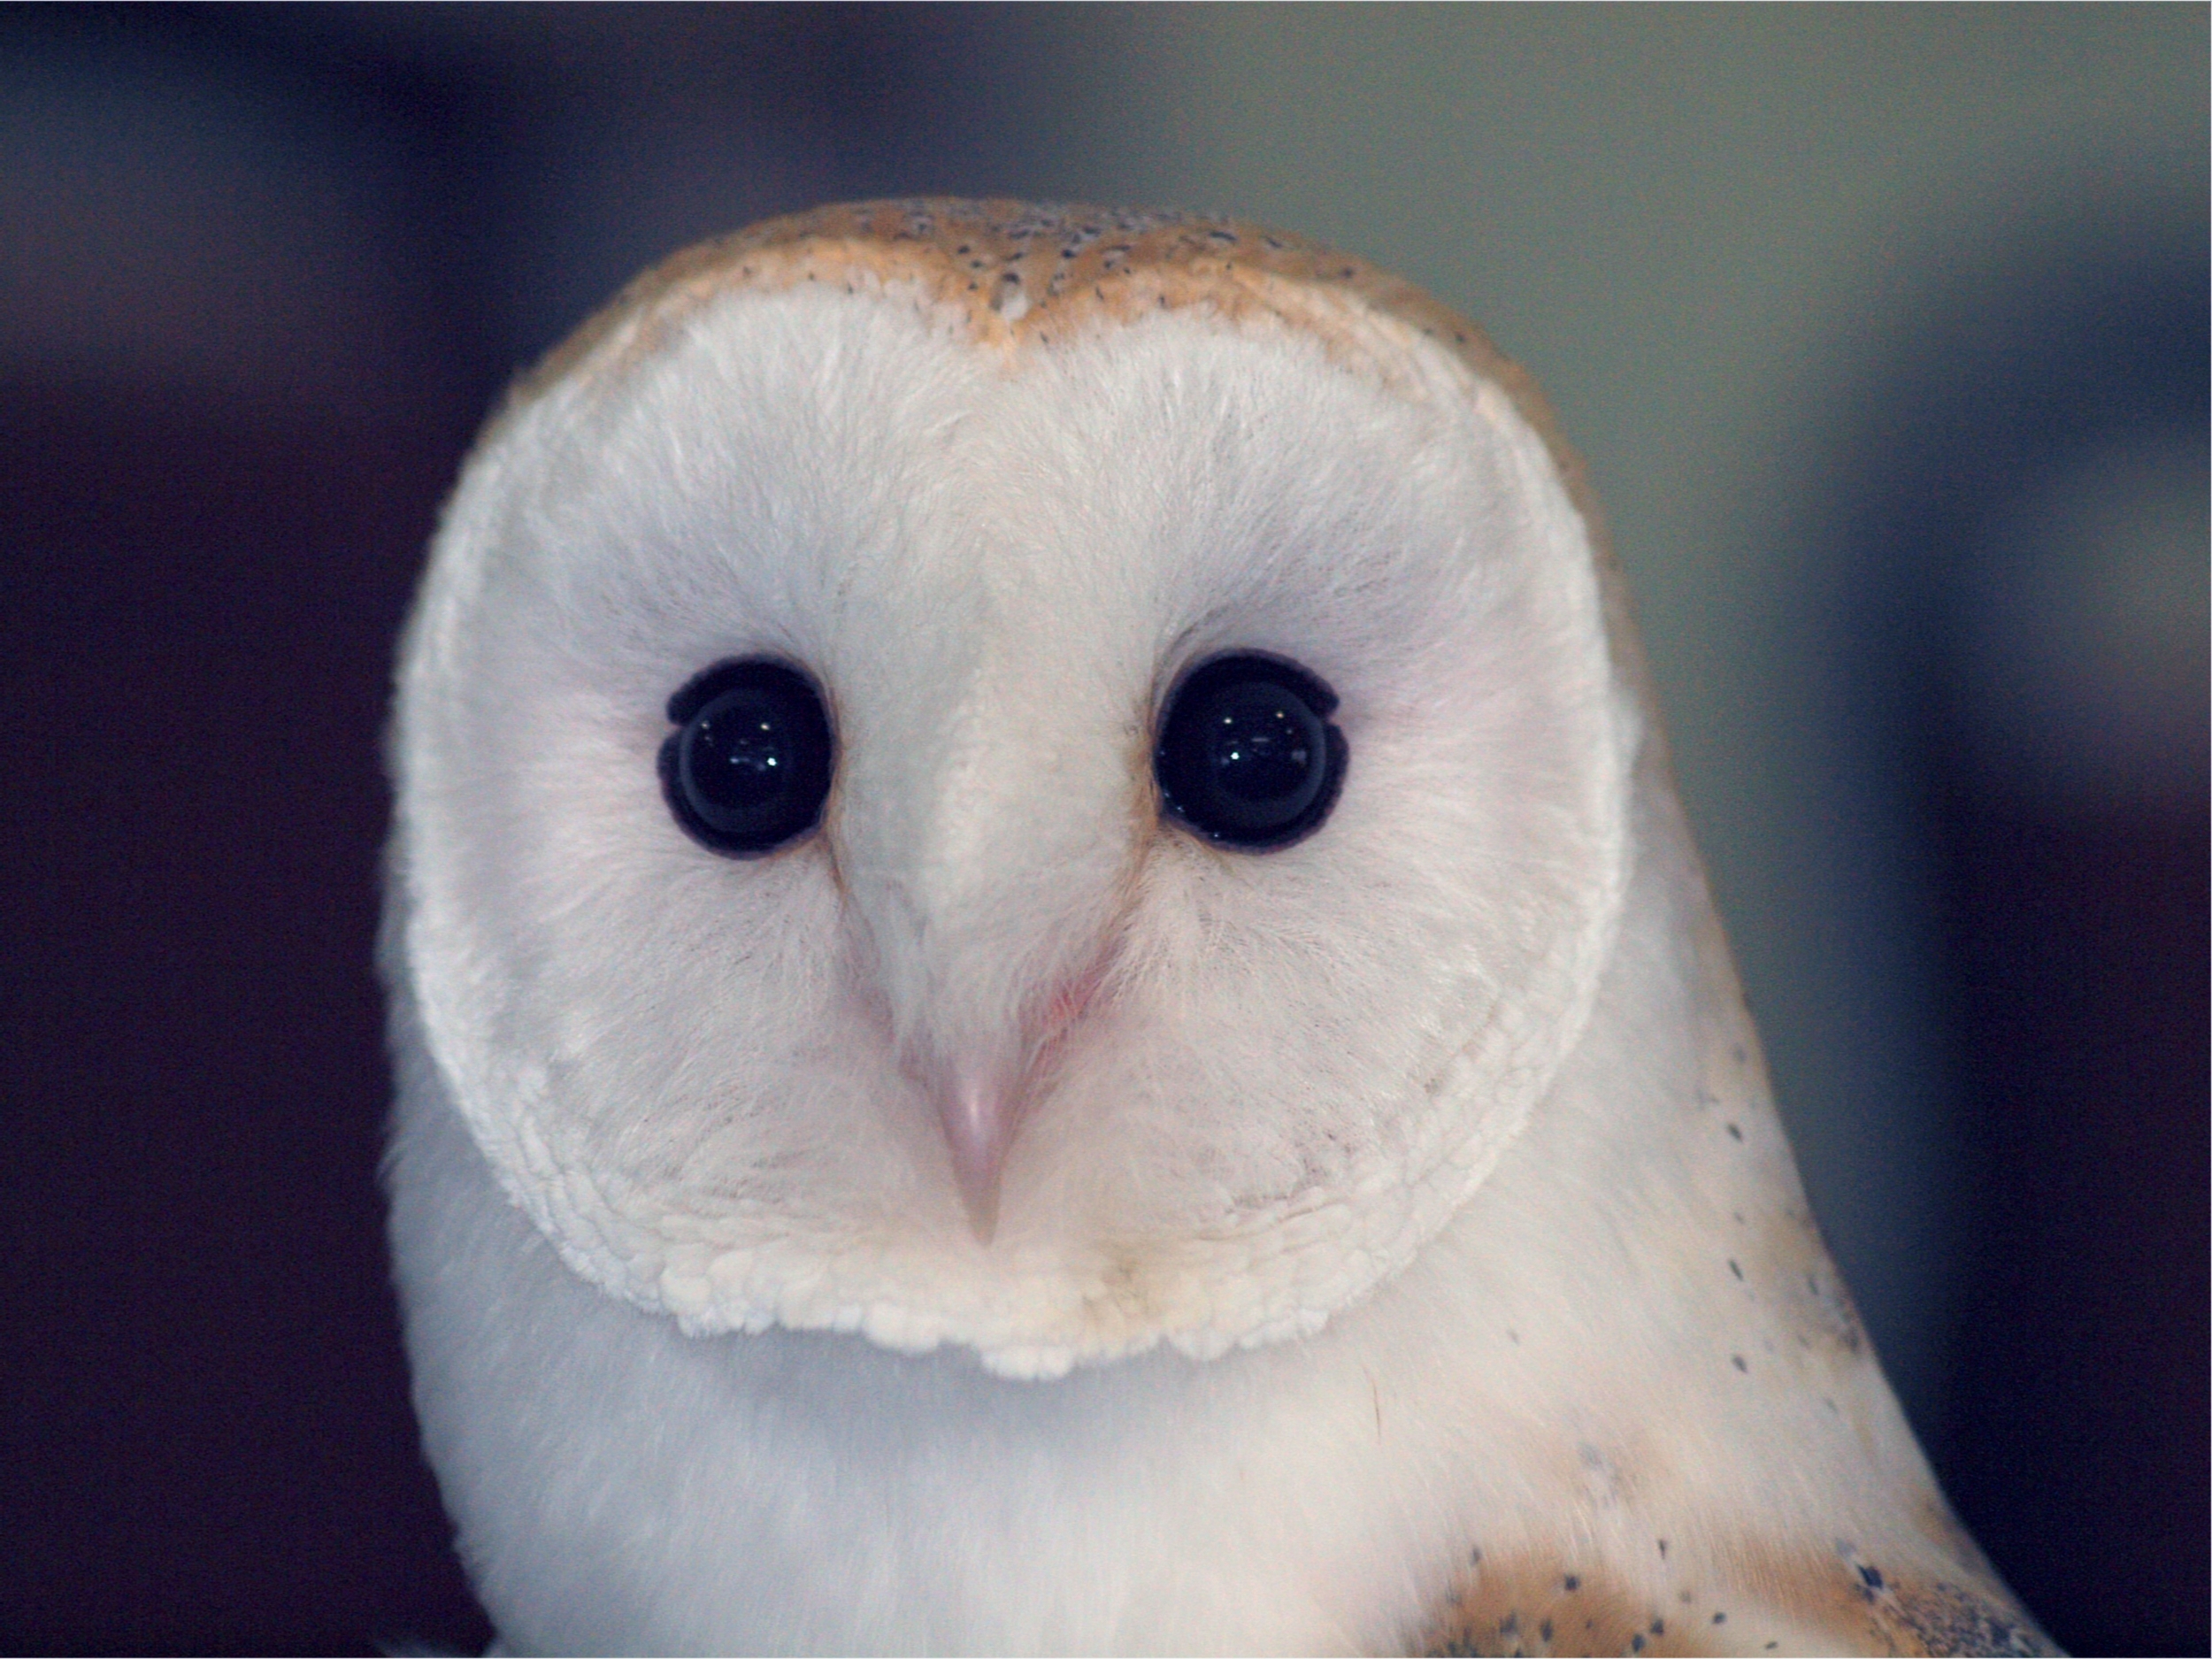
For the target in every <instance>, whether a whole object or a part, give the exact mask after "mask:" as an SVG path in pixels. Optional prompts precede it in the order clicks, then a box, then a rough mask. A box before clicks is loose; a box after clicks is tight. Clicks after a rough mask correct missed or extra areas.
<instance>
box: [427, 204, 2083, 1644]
mask: <svg viewBox="0 0 2212 1659" xmlns="http://www.w3.org/2000/svg"><path fill="white" fill-rule="evenodd" d="M392 757H393V765H394V771H395V773H396V787H397V810H396V832H395V836H394V845H393V853H392V861H391V875H390V885H389V902H388V914H387V926H386V937H385V942H384V947H383V950H384V962H385V970H386V974H387V978H388V982H389V985H390V987H391V993H392V1003H393V1027H394V1042H395V1050H396V1060H397V1069H398V1071H399V1076H400V1085H399V1098H398V1106H397V1114H396V1130H395V1136H394V1144H393V1148H392V1153H391V1157H390V1162H389V1167H388V1179H389V1187H390V1193H391V1199H392V1233H393V1240H394V1246H395V1252H396V1265H397V1275H398V1279H399V1284H400V1286H401V1291H402V1295H403V1303H404V1308H405V1318H406V1338H407V1343H408V1347H409V1350H410V1355H411V1363H412V1366H413V1373H414V1379H415V1398H416V1403H417V1407H418V1409H419V1415H420V1417H421V1421H422V1425H423V1430H424V1434H425V1438H426V1448H427V1450H428V1454H429V1456H430V1459H431V1462H432V1463H433V1465H434V1468H435V1470H436V1472H437V1475H438V1478H439V1480H440V1482H441V1485H442V1490H443V1494H444V1496H445V1499H446V1502H447V1504H448V1506H449V1509H450V1511H451V1513H452V1516H453V1517H454V1519H455V1522H456V1525H457V1537H458V1546H459V1549H460V1552H461V1555H462V1556H463V1558H464V1560H465V1563H466V1565H467V1567H468V1570H469V1571H470V1573H471V1575H472V1578H473V1581H474V1583H475V1586H476V1588H477V1590H478V1592H479V1593H480V1596H481V1598H482V1601H483V1602H484V1605H485V1607H486V1609H488V1611H489V1612H490V1614H491V1616H492V1617H493V1619H494V1621H495V1624H496V1625H497V1627H498V1629H499V1632H500V1633H501V1638H502V1640H503V1643H504V1644H505V1645H506V1646H507V1647H510V1648H511V1649H514V1650H518V1651H529V1650H538V1649H544V1650H555V1649H560V1650H597V1651H618V1650H655V1651H669V1652H674V1651H684V1650H699V1651H748V1650H756V1649H758V1650H826V1651H862V1650H892V1651H913V1652H918V1651H924V1650H929V1651H938V1650H946V1651H950V1650H981V1651H1036V1652H1045V1651H1080V1652H1105V1651H1121V1650H1128V1651H1185V1652H1200V1651H1208V1652H1211V1651H1239V1652H1254V1651H1262V1650H1267V1651H1276V1650H1281V1651H1331V1652H1355V1651H1358V1652H1392V1651H1404V1650H1407V1649H1430V1650H1440V1651H1449V1652H1469V1653H1472V1652H1492V1651H1498V1652H1511V1651H1528V1652H1545V1651H1549V1652H1556V1653H1624V1652H1641V1653H1651V1654H1658V1653H1665V1652H1681V1653H1706V1652H1710V1653H1748V1654H1759V1653H1766V1652H1775V1651H1781V1652H1789V1653H1802V1652H1813V1651H1830V1650H1845V1649H1847V1650H1852V1651H1866V1652H1923V1651H1942V1652H1962V1651H2001V1652H2031V1651H2039V1650H2042V1649H2043V1647H2044V1639H2043V1638H2042V1637H2041V1636H2040V1634H2039V1632H2038V1631H2037V1630H2036V1627H2035V1626H2034V1624H2032V1622H2031V1621H2030V1620H2029V1618H2028V1617H2026V1615H2025V1614H2024V1613H2023V1612H2022V1610H2021V1609H2019V1608H2018V1607H2017V1606H2016V1604H2015V1603H2014V1602H2013V1601H2012V1600H2011V1598H2010V1597H2009V1595H2008V1593H2007V1592H2006V1590H2005V1588H2004V1586H2002V1585H2001V1583H2000V1582H1999V1581H1998V1579H1997V1578H1996V1577H1995V1576H1994V1575H1993V1571H1992V1570H1991V1569H1990V1567H1989V1565H1988V1564H1987V1563H1986V1562H1985V1560H1984V1559H1983V1558H1982V1557H1981V1556H1980V1555H1978V1553H1977V1551H1976V1550H1975V1548H1974V1546H1973V1544H1972V1542H1971V1541H1970V1539H1968V1538H1967V1536H1966V1535H1965V1534H1964V1533H1963V1532H1962V1531H1961V1530H1960V1528H1959V1527H1958V1525H1957V1524H1956V1523H1955V1521H1954V1520H1953V1519H1952V1517H1951V1516H1950V1513H1949V1511H1948V1509H1947V1507H1946V1505H1945V1503H1944V1501H1943V1499H1942V1497H1941V1495H1940V1494H1939V1492H1938V1490H1937V1489H1936V1486H1934V1484H1933V1482H1932V1479H1931V1477H1930V1474H1929V1471H1928V1469H1927V1467H1926V1465H1925V1463H1924V1461H1923V1458H1922V1456H1921V1454H1920V1452H1919V1450H1918V1448H1917V1447H1916V1445H1915V1443H1914V1440H1913V1439H1912V1435H1911V1433H1910V1431H1909V1429H1908V1427H1907V1426H1906V1425H1905V1422H1904V1420H1903V1418H1902V1417H1901V1414H1900V1412H1899V1409H1898V1408H1897V1405H1896V1403H1895V1402H1894V1400H1893V1397H1892V1396H1891V1394H1890V1392H1889V1390H1888V1387H1887V1386H1886V1383H1885V1381H1884V1379H1883V1377H1882V1374H1881V1371H1880V1369H1879V1367H1878V1363H1876V1360H1875V1358H1874V1356H1873V1355H1872V1354H1871V1353H1870V1351H1869V1348H1868V1346H1867V1343H1866V1340H1865V1339H1864V1337H1863V1335H1862V1333H1861V1330H1860V1326H1859V1325H1858V1322H1857V1320H1856V1318H1855V1316H1854V1314H1853V1311H1852V1308H1851V1303H1850V1302H1849V1300H1848V1297H1847V1294H1846V1292H1845V1289H1844V1287H1843V1286H1842V1284H1841V1283H1840V1282H1839V1279H1838V1278H1837V1275H1836V1271H1835V1268H1834V1266H1833V1265H1832V1263H1831V1262H1830V1260H1829V1258H1828V1256H1827V1254H1826V1252H1825V1250H1824V1247H1823V1246H1822V1244H1821V1242H1820V1240H1819V1237H1818V1234H1817V1233H1816V1228H1815V1225H1814V1223H1813V1221H1812V1219H1811V1217H1809V1214H1808V1212H1807V1210H1806V1207H1805V1202H1804V1198H1803V1196H1802V1194H1801V1189H1800V1187H1799V1185H1798V1181H1797V1178H1796V1175H1795V1171H1794V1168H1793V1164H1792V1161H1791V1157H1790V1153H1789V1150H1788V1148H1787V1146H1786V1142H1785V1141H1784V1139H1783V1135H1782V1133H1781V1130H1780V1128H1779V1127H1778V1123H1777V1120H1776V1118H1775V1114H1774V1111H1773V1110H1772V1107H1771V1105H1770V1098H1769V1093H1768V1087H1767V1083H1766V1079H1765V1077H1764V1074H1763V1063H1762V1061H1761V1058H1760V1055H1759V1051H1758V1046H1757V1041H1756V1039H1755V1035H1754V1033H1753V1030H1752V1025H1751V1022H1750V1019H1749V1018H1748V1016H1747V1013H1746V1011H1745V1008H1744V1005H1743V1002H1742V1000H1741V998H1740V995H1739V991H1738V987H1737V982H1736V979H1735V975H1734V971H1733V969H1732V965H1731V961H1730V956H1729V952H1728V948H1727V945H1726V943H1725V941H1724V938H1723V936H1722V933H1721V930H1720V927H1719V926H1718V924H1717V920H1716V918H1715V914H1714V910H1713V904H1712V902H1711V899H1710V898H1709V895H1708V893H1707V889H1706V886H1705V883H1704V879H1703V877H1702V875H1701V869H1700V866H1699V863H1698V859H1697V856H1696V854H1695V852H1694V849H1693V847H1692V844H1691V841H1690V837H1689V834H1688V832H1687V830H1686V826H1685V823H1684V819H1683V815H1682V810H1681V808H1680V806H1679V804H1678V801H1677V797H1676V794H1675V790H1674V787H1673V785H1672V783H1671V777H1670V772H1669V762H1668V758H1667V752H1666V747H1665V743H1664V741H1663V736H1662V733H1661V729H1660V726H1659V723H1658V718H1657V716H1656V714H1655V709H1654V704H1653V700H1652V694H1651V689H1650V685H1649V681H1648V679H1647V674H1646V672H1645V668H1644V664H1643V660H1642V658H1641V657H1640V650H1639V647H1638V644H1637V641H1636V638H1635V635H1634V632H1633V629H1632V624H1631V621H1630V617H1629V612H1628V609H1627V603H1626V600H1625V598H1624V594H1623V589H1622V584H1621V580H1620V576H1619V573H1618V572H1617V569H1616V567H1615V565H1613V563H1612V561H1611V558H1610V557H1609V554H1608V552H1607V550H1606V545H1605V540H1604V534H1603V531H1602V529H1601V525H1600V520H1599V518H1598V515H1597V512H1596V510H1595V508H1594V504H1593V503H1592V501H1591V498H1590V495H1589V493H1588V490H1587V488H1586V483H1585V480H1584V476H1583V473H1582V471H1581V469H1580V467H1579V466H1578V464H1577V462H1576V461H1575V459H1574V458H1573V457H1572V456H1571V454H1570V453H1569V452H1568V450H1567V449H1566V448H1565V447H1564V446H1563V443H1562V442H1561V440H1560V439H1559V437H1558V435H1557V434H1556V432H1555V428H1554V426H1553V422H1552V419H1551V417H1550V416H1549V415H1548V412H1547V411H1546V409H1545V407H1544V404H1543V403H1542V402H1541V400H1540V397H1539V396H1538V394H1537V392H1536V391H1535V389H1534V388H1533V387H1532V385H1531V383H1530V382H1529V380H1527V379H1526V378H1525V376H1524V375H1523V373H1521V372H1520V371H1519V370H1518V369H1517V368H1516V367H1514V366H1513V365H1511V364H1509V363H1508V362H1506V361H1505V360H1504V359H1502V357H1500V356H1499V355H1498V354H1497V352H1496V351H1495V350H1494V349H1492V347H1491V346H1490V345H1489V344H1488V343H1487V342H1486V340H1485V339H1484V337H1483V336H1482V335H1481V334H1479V333H1478V332H1477V331H1476V330H1475V329H1474V328H1473V326H1471V325H1470V324H1468V323H1466V322H1464V321H1463V320H1462V319H1459V318H1458V317H1456V316H1455V315H1454V314H1453V313H1452V312H1451V311H1448V310H1447V309H1445V308H1444V307H1443V306H1441V305H1440V304H1439V303H1436V302H1435V301H1433V300H1432V299H1430V298H1428V297H1426V296H1425V295H1423V294H1422V293H1420V292H1419V291H1417V289H1415V288H1412V287H1410V286H1409V285H1408V284H1406V283H1404V282H1402V281H1400V280H1395V279H1394V278H1392V277H1390V276H1388V275H1386V274H1385V273H1382V272H1380V271H1378V270H1376V269H1375V268H1373V267H1372V266H1371V265H1366V264H1363V263H1362V262H1361V261H1359V260H1358V259H1356V258H1351V257H1345V256H1341V255H1339V254H1336V253H1333V252H1331V251H1330V250H1327V249H1325V248H1322V247H1319V246H1317V245H1315V244H1313V243H1311V242H1306V241H1303V240H1301V239H1299V238H1296V237H1294V236H1290V235H1286V234H1277V233H1274V232H1270V231H1265V230H1261V229H1258V228H1255V227H1250V226H1248V225H1244V224H1241V223H1238V222H1234V221H1230V220H1225V219H1207V218H1198V217H1190V216H1184V215H1177V214H1171V213H1152V212H1133V211H1102V210H1093V209H1088V208H1080V207H1066V206H1031V205H1025V204H1018V203H1008V202H982V203H976V202H958V201H938V200H928V201H911V202H899V203H876V204H864V205H860V206H848V207H836V208H829V209H826V210H822V211H816V212H812V213H809V214H804V215H802V216H799V217H796V218H792V219H781V220H778V221H774V222H772V223H769V224H766V225H763V226H759V227H755V228H753V229H751V230H749V231H745V232H742V233H740V234H737V235H734V236H733V237H730V238H727V239H726V240H724V241H721V242H713V243H710V244H707V245H705V246H703V247H701V248H697V249H695V250H691V251H689V252H687V253H684V254H681V255H680V256H678V257H675V258H674V259H672V261H670V262H669V263H668V264H666V265H663V266H662V267H660V268H659V269H658V270H657V271H655V272H653V273H650V274H649V275H648V276H646V277H644V278H642V279H641V280H639V281H638V282H637V283H635V284H634V286H633V287H632V288H630V289H629V290H628V291H627V292H626V293H625V294H624V295H623V296H621V297H620V298H619V299H618V301H617V302H616V303H614V304H613V306H612V307H611V309H610V310H608V311H606V312H605V313H603V315H602V316H600V317H599V318H597V319H595V320H594V321H592V322H591V323H589V324H588V326H586V327H585V328H584V329H583V330H582V331H581V333H580V334H578V335H577V337H576V338H575V339H574V340H572V342H569V343H568V344H567V345H566V346H565V347H564V348H562V349H560V350H559V351H558V352H557V353H556V354H555V355H554V356H553V357H552V358H551V359H550V360H549V362H548V363H547V364H546V365H544V366H543V367H541V369H540V370H538V371H537V372H536V373H534V374H533V375H532V376H531V377H529V378H528V379H527V380H525V381H524V382H523V384H522V385H521V386H520V387H519V388H518V390H517V391H516V392H515V394H514V395H513V396H511V399H510V400H509V402H508V403H507V404H506V406H505V407H504V409H503V411H502V412H501V413H500V414H499V415H498V416H497V417H496V418H495V419H494V421H493V422H492V423H491V426H490V427H489V429H488V432H487V433H486V434H485V435H484V437H483V438H482V440H481V442H480V444H479V446H478V447H477V449H476V450H475V453H474V454H473V456H472V457H471V459H470V460H469V462H468V464H467V465H466V468H465V472H464V473H463V476H462V479H461V481H460V483H459V486H458V488H457V491H456V494H455V495H454V497H453V499H452V501H451V503H450V504H449V508H448V510H447V511H446V513H445V516H444V518H443V522H442V526H441V528H440V530H439V532H438V534H437V538H436V541H435V544H434V549H433V551H432V557H431V561H430V566H429V570H428V573H427V576H426V580H425V581H424V584H423V588H422V591H421V595H420V597H419V603H418V605H417V608H416V610H415V612H414V616H413V619H412V621H411V625H410V627H409V629H408V633H407V636H406V640H405V643H404V646H403V658H402V664H401V669H400V674H399V692H398V704H397V711H396V719H395V724H394V731H393V740H392Z"/></svg>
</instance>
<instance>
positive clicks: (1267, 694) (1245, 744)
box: [1152, 651, 1348, 852]
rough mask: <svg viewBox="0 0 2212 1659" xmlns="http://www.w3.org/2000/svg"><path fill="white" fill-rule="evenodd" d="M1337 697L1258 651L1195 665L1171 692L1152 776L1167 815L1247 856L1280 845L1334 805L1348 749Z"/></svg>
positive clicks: (1307, 831) (1296, 669) (1311, 828)
mask: <svg viewBox="0 0 2212 1659" xmlns="http://www.w3.org/2000/svg"><path fill="white" fill-rule="evenodd" d="M1335 710H1336V694H1335V693H1334V692H1333V691H1331V690H1330V689H1329V688H1328V687H1326V686H1325V685H1323V684H1322V683H1321V681H1320V680H1318V679H1317V678H1316V677H1315V676H1314V675H1313V674H1311V673H1310V672H1307V671H1306V670H1305V669H1303V668H1301V667H1300V666H1299V665H1298V664H1295V663H1292V662H1286V661H1285V660H1284V659H1283V658H1281V657H1269V656H1265V655H1263V654H1262V653H1260V652H1257V651H1233V652H1229V653H1226V654H1225V655H1223V656H1220V657H1212V658H1210V659H1209V660H1207V661H1206V662H1203V663H1201V664H1199V665H1198V666H1197V667H1196V668H1194V669H1193V670H1192V671H1191V672H1189V673H1188V674H1187V675H1186V676H1185V677H1184V678H1183V680H1182V681H1181V683H1179V685H1178V686H1177V687H1175V690H1174V692H1173V693H1172V694H1171V695H1170V696H1169V698H1168V704H1167V711H1166V714H1165V716H1164V718H1163V719H1162V720H1161V722H1160V738H1159V743H1158V746H1157V747H1156V749H1154V751H1153V757H1152V766H1153V772H1154V775H1155V776H1156V777H1157V778H1158V780H1159V781H1160V801H1161V804H1162V805H1163V806H1164V808H1165V809H1166V810H1167V815H1168V816H1169V817H1170V818H1173V819H1175V820H1176V821H1177V822H1178V823H1180V824H1182V825H1184V826H1187V827H1188V828H1190V829H1192V830H1194V831H1196V832H1197V833H1199V834H1201V835H1203V836H1204V837H1205V838H1206V839H1207V840H1209V841H1217V842H1219V843H1221V844H1222V845H1224V846H1229V847H1235V848H1240V849H1243V850H1244V851H1247V852H1264V851H1267V850H1270V849H1273V848H1277V847H1287V846H1288V845H1289V844H1290V843H1291V842H1293V841H1297V840H1298V839H1300V838H1301V837H1302V836H1305V835H1308V834H1310V833H1312V832H1313V831H1314V830H1316V829H1317V828H1318V827H1320V825H1321V821H1322V819H1324V818H1327V817H1328V816H1329V809H1330V808H1332V807H1333V806H1334V805H1335V804H1336V797H1337V791H1338V790H1339V788H1340V787H1342V785H1343V782H1344V765H1345V761H1346V759H1347V757H1348V751H1347V749H1346V747H1345V742H1344V733H1341V732H1340V731H1339V730H1337V728H1336V727H1335V726H1333V725H1332V724H1330V721H1329V716H1330V715H1331V714H1333V713H1334V712H1335Z"/></svg>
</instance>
